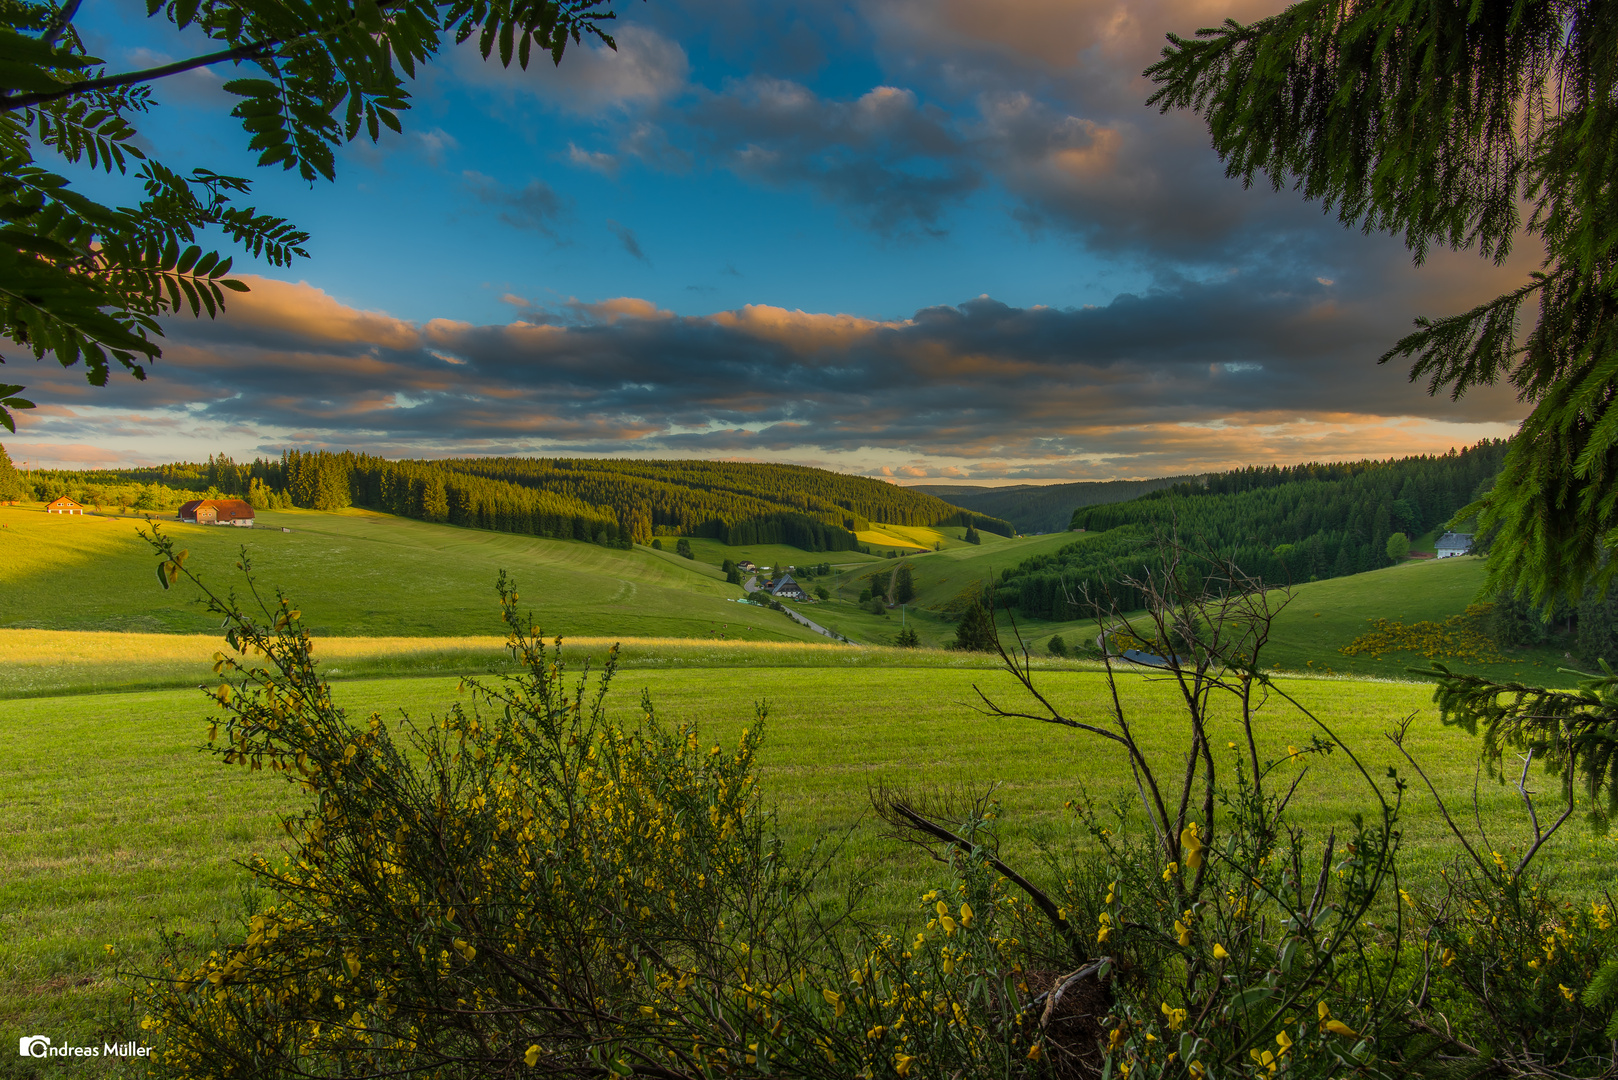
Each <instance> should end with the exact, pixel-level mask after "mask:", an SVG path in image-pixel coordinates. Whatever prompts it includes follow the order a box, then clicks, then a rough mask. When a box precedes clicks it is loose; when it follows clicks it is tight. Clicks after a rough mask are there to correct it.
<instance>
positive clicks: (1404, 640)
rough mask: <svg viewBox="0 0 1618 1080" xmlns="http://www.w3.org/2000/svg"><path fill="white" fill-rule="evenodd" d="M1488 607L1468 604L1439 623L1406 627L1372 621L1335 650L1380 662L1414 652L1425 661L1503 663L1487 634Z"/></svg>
mask: <svg viewBox="0 0 1618 1080" xmlns="http://www.w3.org/2000/svg"><path fill="white" fill-rule="evenodd" d="M1491 606H1492V605H1490V604H1471V605H1468V607H1467V609H1466V611H1464V612H1463V613H1461V614H1460V615H1451V616H1450V617H1449V618H1447V619H1445V620H1444V621H1443V622H1441V623H1437V622H1414V623H1410V624H1408V625H1407V624H1405V623H1402V622H1397V621H1394V620H1390V619H1373V620H1372V621H1371V626H1372V629H1371V632H1370V633H1369V634H1361V635H1360V636H1359V637H1357V638H1355V639H1354V640H1353V641H1351V642H1349V643H1348V644H1347V645H1344V646H1343V647H1342V648H1341V649H1339V650H1337V651H1338V652H1340V653H1342V654H1343V655H1344V656H1367V655H1368V656H1370V657H1371V659H1373V660H1380V659H1382V657H1383V656H1384V655H1386V654H1388V653H1394V652H1416V653H1420V654H1421V655H1422V656H1423V657H1424V658H1426V659H1428V660H1464V661H1466V662H1468V663H1473V664H1503V663H1506V657H1504V656H1502V655H1501V654H1500V650H1499V649H1498V648H1497V647H1496V646H1495V642H1494V638H1493V637H1492V636H1491V635H1490V633H1489V628H1488V621H1489V610H1490V608H1491Z"/></svg>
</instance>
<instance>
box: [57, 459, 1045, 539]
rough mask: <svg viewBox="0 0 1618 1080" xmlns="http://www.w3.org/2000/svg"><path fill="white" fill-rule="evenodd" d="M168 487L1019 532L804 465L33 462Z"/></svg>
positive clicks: (840, 529) (384, 504) (657, 524)
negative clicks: (85, 467)
mask: <svg viewBox="0 0 1618 1080" xmlns="http://www.w3.org/2000/svg"><path fill="white" fill-rule="evenodd" d="M109 484H110V485H128V484H146V485H153V484H159V485H163V486H164V487H165V488H166V489H172V490H175V491H177V492H195V493H196V494H199V495H202V494H212V495H220V496H233V497H237V498H242V499H246V500H247V502H248V503H250V504H251V505H252V506H253V508H254V509H256V510H274V509H280V508H283V507H287V506H298V507H304V508H307V509H314V510H327V511H330V510H338V509H341V508H343V507H345V506H366V507H371V508H373V509H377V510H383V511H386V512H388V513H391V514H399V515H402V516H405V517H412V518H417V519H420V520H423V521H434V522H448V523H450V524H452V525H464V526H468V527H471V528H481V529H493V530H496V531H500V532H516V533H527V534H531V535H535V536H550V537H558V538H563V539H575V540H590V541H593V542H596V543H604V544H614V545H628V544H632V543H638V544H647V543H650V542H651V541H652V539H653V537H656V536H700V537H706V538H710V539H714V540H718V541H720V542H722V543H725V544H730V545H749V544H790V545H792V546H794V547H800V548H803V549H804V550H806V551H852V550H856V549H857V548H858V547H859V540H858V538H857V537H856V535H855V533H856V531H857V530H860V529H868V528H870V527H871V526H872V525H873V524H883V525H932V526H939V525H964V526H966V527H967V528H969V529H971V528H973V527H976V528H979V529H986V530H989V531H991V532H996V533H1000V534H1001V535H1006V536H1010V535H1012V534H1013V533H1014V530H1013V528H1012V527H1011V525H1009V524H1008V523H1007V522H1005V521H1002V520H1000V519H998V518H992V517H987V516H985V515H982V514H976V513H973V512H971V511H968V510H963V509H961V508H960V507H958V506H952V505H950V504H949V503H946V502H944V501H943V500H941V499H938V498H936V497H934V496H931V495H925V494H922V493H919V492H915V491H911V490H909V489H907V488H901V487H896V486H894V485H892V484H887V483H883V482H881V481H877V480H871V479H868V478H865V477H857V476H844V475H841V474H839V473H832V472H827V471H825V470H822V469H809V468H803V467H800V466H795V465H759V464H752V463H744V462H713V461H593V460H591V461H587V460H579V459H567V458H473V459H466V460H442V461H421V460H406V461H390V460H386V459H383V458H379V457H372V456H371V455H368V454H356V453H353V452H351V451H344V452H341V453H331V452H327V451H313V452H306V451H300V450H288V451H285V452H284V453H282V455H281V457H280V458H279V459H268V460H266V459H263V458H257V459H254V460H253V461H252V462H246V463H238V462H236V461H235V460H233V459H232V458H231V457H229V456H228V455H224V454H218V455H212V456H210V457H209V458H208V460H207V462H206V463H202V462H177V463H173V464H168V465H159V466H153V467H150V468H139V469H117V470H97V471H94V472H56V471H52V472H36V473H35V474H34V480H33V483H32V485H31V486H32V488H33V489H34V491H35V492H36V493H44V492H47V491H50V492H55V493H57V494H67V493H70V492H71V491H75V490H85V489H86V486H87V485H91V486H93V485H102V486H106V485H109Z"/></svg>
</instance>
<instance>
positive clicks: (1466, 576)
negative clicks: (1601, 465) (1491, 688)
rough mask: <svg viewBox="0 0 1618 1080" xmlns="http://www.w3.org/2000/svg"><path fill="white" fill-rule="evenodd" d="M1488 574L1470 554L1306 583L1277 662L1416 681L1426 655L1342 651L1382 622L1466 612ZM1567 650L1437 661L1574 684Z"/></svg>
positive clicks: (1282, 635)
mask: <svg viewBox="0 0 1618 1080" xmlns="http://www.w3.org/2000/svg"><path fill="white" fill-rule="evenodd" d="M1486 569H1487V565H1486V563H1485V561H1484V560H1483V559H1481V558H1476V557H1473V556H1469V555H1463V556H1461V557H1459V558H1453V559H1426V560H1420V561H1411V562H1407V563H1403V564H1402V565H1399V566H1391V567H1388V568H1387V569H1385V570H1372V571H1370V572H1368V573H1364V574H1354V575H1352V576H1350V577H1341V578H1330V579H1328V580H1326V581H1314V582H1309V583H1307V584H1303V585H1299V586H1297V588H1296V590H1295V592H1294V598H1293V600H1292V602H1291V603H1290V604H1288V605H1287V607H1286V609H1285V610H1284V611H1283V612H1282V614H1281V616H1280V617H1279V618H1278V619H1277V620H1276V622H1275V642H1274V644H1272V645H1271V647H1270V649H1269V652H1268V656H1269V660H1270V663H1271V664H1274V665H1276V666H1278V667H1282V668H1286V669H1288V670H1292V671H1302V670H1315V671H1322V670H1325V671H1330V672H1337V673H1341V674H1351V675H1370V676H1375V677H1378V678H1392V679H1409V678H1414V677H1415V676H1413V675H1411V674H1410V673H1409V671H1408V669H1410V668H1412V667H1426V666H1427V660H1426V659H1425V658H1424V657H1423V656H1422V655H1421V654H1420V653H1416V652H1409V651H1405V652H1395V653H1389V654H1387V655H1384V656H1383V657H1381V658H1380V659H1377V658H1373V657H1371V656H1345V655H1344V654H1343V653H1342V649H1343V648H1344V647H1345V646H1347V645H1348V644H1349V643H1350V642H1352V641H1353V640H1354V639H1355V638H1357V637H1359V636H1360V635H1362V634H1365V633H1367V632H1369V631H1370V630H1371V628H1372V621H1373V620H1375V619H1379V618H1385V619H1394V620H1397V621H1400V622H1403V623H1405V624H1406V625H1409V624H1411V623H1415V622H1438V623H1442V622H1443V621H1444V620H1445V619H1447V618H1449V617H1450V616H1452V615H1457V614H1459V613H1461V612H1463V611H1465V610H1466V606H1467V605H1468V604H1470V603H1472V602H1474V601H1475V600H1477V599H1478V591H1479V590H1480V589H1481V588H1482V586H1483V579H1484V574H1485V572H1486ZM1567 648H1568V646H1567V644H1566V643H1562V644H1560V645H1547V646H1543V647H1539V648H1532V649H1502V650H1500V653H1501V655H1503V656H1504V657H1505V661H1504V662H1501V663H1476V662H1468V661H1461V660H1453V659H1445V658H1444V657H1435V658H1436V659H1440V660H1443V661H1444V662H1445V663H1446V664H1448V665H1449V666H1450V667H1452V668H1455V669H1457V670H1463V671H1471V672H1477V673H1478V674H1481V675H1486V676H1489V677H1491V678H1496V679H1506V680H1510V679H1520V680H1525V681H1529V682H1536V683H1540V684H1543V685H1550V686H1570V685H1572V684H1573V683H1574V682H1575V681H1576V678H1577V677H1576V676H1571V675H1560V674H1558V673H1557V667H1558V666H1559V665H1565V666H1569V667H1574V666H1577V663H1576V661H1574V660H1573V659H1572V658H1571V657H1568V656H1565V655H1564V653H1565V651H1566V650H1567Z"/></svg>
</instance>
